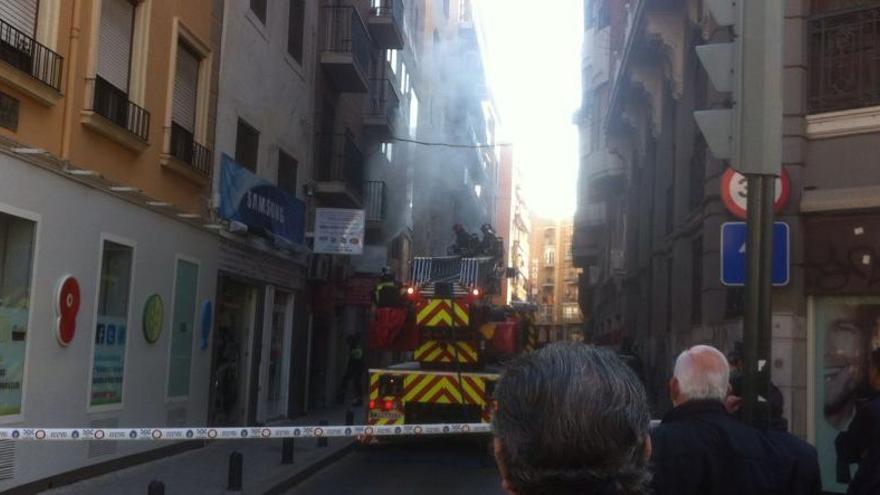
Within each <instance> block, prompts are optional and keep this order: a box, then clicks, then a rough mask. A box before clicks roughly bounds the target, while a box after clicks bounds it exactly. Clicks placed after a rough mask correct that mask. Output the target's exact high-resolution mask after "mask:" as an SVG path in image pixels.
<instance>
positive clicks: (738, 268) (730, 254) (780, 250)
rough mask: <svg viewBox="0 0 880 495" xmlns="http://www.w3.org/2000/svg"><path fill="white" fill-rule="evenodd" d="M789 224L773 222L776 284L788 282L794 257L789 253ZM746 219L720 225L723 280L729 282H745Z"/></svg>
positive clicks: (742, 283) (727, 283)
mask: <svg viewBox="0 0 880 495" xmlns="http://www.w3.org/2000/svg"><path fill="white" fill-rule="evenodd" d="M790 236H791V234H790V230H789V227H788V224H787V223H785V222H774V223H773V285H775V286H777V287H779V286H783V285H788V280H789V272H790V266H791V258H790V253H789V237H790ZM747 240H748V232H747V230H746V223H745V222H727V223H725V224H723V225H721V283H722V284H724V285H729V286H743V285H745V284H746V242H747Z"/></svg>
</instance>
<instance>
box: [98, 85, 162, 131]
mask: <svg viewBox="0 0 880 495" xmlns="http://www.w3.org/2000/svg"><path fill="white" fill-rule="evenodd" d="M92 111H93V112H95V113H96V114H98V115H100V116H102V117H104V118H105V119H107V120H109V121H110V122H113V123H114V124H116V125H118V126H119V127H122V128H123V129H125V130H127V131H128V132H130V133H132V134H134V135H135V136H137V137H139V138H140V139H141V140H143V141H148V140H149V138H150V112H148V111H147V110H146V109H144V108H142V107H140V106H138V105H136V104H134V103H132V102H131V101H129V100H128V94H126V93H125V91H122V90H121V89H119V88H117V87H116V86H114V85H112V84H110V83H109V82H107V81H106V80H105V79H103V78H102V77H101V76H95V97H94V99H93V101H92Z"/></svg>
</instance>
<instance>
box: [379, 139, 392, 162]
mask: <svg viewBox="0 0 880 495" xmlns="http://www.w3.org/2000/svg"><path fill="white" fill-rule="evenodd" d="M381 150H382V154H383V155H385V158H387V159H388V163H391V160H392V158H393V156H394V144H393V143H382V145H381Z"/></svg>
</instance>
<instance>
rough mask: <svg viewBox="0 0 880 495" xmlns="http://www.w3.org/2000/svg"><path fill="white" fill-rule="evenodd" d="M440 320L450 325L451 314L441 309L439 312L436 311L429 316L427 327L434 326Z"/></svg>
mask: <svg viewBox="0 0 880 495" xmlns="http://www.w3.org/2000/svg"><path fill="white" fill-rule="evenodd" d="M441 322H442V323H446V325H448V326H452V315H451V314H449V311H446V310H442V311H440V312H439V313H437V314H436V315H434V317H433V318H431V321H429V322H428V326H429V327H436V326H438V325H439V324H440V323H441Z"/></svg>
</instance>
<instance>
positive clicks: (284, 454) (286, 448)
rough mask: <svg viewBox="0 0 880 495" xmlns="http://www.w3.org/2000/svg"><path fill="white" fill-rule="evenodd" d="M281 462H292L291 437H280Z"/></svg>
mask: <svg viewBox="0 0 880 495" xmlns="http://www.w3.org/2000/svg"><path fill="white" fill-rule="evenodd" d="M281 464H293V439H292V438H282V439H281Z"/></svg>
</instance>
